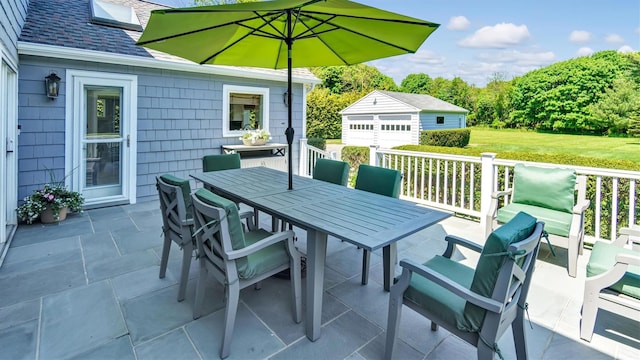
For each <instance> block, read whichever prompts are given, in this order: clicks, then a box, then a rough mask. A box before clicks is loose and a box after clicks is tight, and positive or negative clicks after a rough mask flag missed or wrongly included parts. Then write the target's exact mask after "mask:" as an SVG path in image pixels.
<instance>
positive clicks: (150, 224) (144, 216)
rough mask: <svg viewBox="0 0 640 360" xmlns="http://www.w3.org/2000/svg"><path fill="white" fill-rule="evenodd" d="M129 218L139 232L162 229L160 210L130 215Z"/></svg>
mask: <svg viewBox="0 0 640 360" xmlns="http://www.w3.org/2000/svg"><path fill="white" fill-rule="evenodd" d="M129 216H130V217H131V220H132V221H133V224H134V225H135V226H136V227H137V228H138V229H139V230H157V229H162V217H161V216H160V209H159V208H157V209H156V208H154V209H153V210H147V211H138V212H133V213H130V214H129Z"/></svg>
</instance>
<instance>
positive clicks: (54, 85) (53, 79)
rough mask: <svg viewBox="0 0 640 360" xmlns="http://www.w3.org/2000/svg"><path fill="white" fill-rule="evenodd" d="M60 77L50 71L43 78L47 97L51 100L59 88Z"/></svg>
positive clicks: (56, 94)
mask: <svg viewBox="0 0 640 360" xmlns="http://www.w3.org/2000/svg"><path fill="white" fill-rule="evenodd" d="M60 80H61V79H60V77H59V76H58V75H56V73H51V74H49V76H45V78H44V87H45V91H46V93H47V97H48V98H49V99H51V100H53V99H55V98H57V97H58V92H59V90H60Z"/></svg>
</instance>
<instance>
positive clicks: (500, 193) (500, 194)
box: [491, 189, 513, 199]
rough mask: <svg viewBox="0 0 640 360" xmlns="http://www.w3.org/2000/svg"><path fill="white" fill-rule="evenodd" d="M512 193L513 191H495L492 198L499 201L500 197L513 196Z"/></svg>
mask: <svg viewBox="0 0 640 360" xmlns="http://www.w3.org/2000/svg"><path fill="white" fill-rule="evenodd" d="M512 193H513V189H504V190H502V191H494V192H493V193H491V198H492V199H498V198H499V197H502V196H507V195H511V194H512Z"/></svg>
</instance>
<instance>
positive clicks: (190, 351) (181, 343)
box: [135, 328, 200, 360]
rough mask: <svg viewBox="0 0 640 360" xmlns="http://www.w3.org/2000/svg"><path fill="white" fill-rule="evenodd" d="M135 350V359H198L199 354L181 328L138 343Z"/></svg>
mask: <svg viewBox="0 0 640 360" xmlns="http://www.w3.org/2000/svg"><path fill="white" fill-rule="evenodd" d="M135 351H136V358H137V360H157V359H180V360H200V355H199V354H198V352H197V351H196V350H195V349H194V348H193V345H192V344H191V341H190V340H189V338H188V337H187V334H186V333H185V332H184V329H183V328H178V329H176V330H174V331H171V332H170V333H168V334H165V335H162V336H159V337H157V338H156V339H153V340H151V341H148V342H146V343H143V344H140V345H138V346H136V348H135Z"/></svg>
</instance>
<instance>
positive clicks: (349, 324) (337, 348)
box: [273, 311, 382, 360]
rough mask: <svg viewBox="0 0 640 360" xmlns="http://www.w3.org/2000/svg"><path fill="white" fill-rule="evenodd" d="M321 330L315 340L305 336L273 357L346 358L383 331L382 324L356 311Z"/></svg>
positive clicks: (347, 313)
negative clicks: (376, 323) (379, 324)
mask: <svg viewBox="0 0 640 360" xmlns="http://www.w3.org/2000/svg"><path fill="white" fill-rule="evenodd" d="M321 331H322V334H321V336H320V338H319V339H318V340H316V341H315V342H311V341H310V340H309V339H307V338H306V337H304V338H303V339H301V340H300V341H298V342H295V343H294V344H292V345H290V346H289V347H287V348H286V349H285V350H283V351H281V352H279V353H277V354H276V355H274V356H273V359H295V360H297V359H318V360H320V359H344V358H345V357H347V356H349V355H350V354H352V353H353V352H355V351H356V350H358V349H359V348H361V347H362V346H364V345H366V344H367V343H368V342H369V341H371V339H373V338H374V337H375V336H377V335H379V334H380V333H382V329H381V328H380V327H378V326H376V325H375V324H373V323H371V322H370V321H368V320H367V319H365V318H363V317H362V316H360V315H358V314H356V313H355V312H353V311H348V312H346V313H345V314H343V315H342V316H339V317H338V318H337V319H335V320H334V321H332V322H330V323H329V324H327V325H325V326H323V327H322V330H321Z"/></svg>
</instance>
